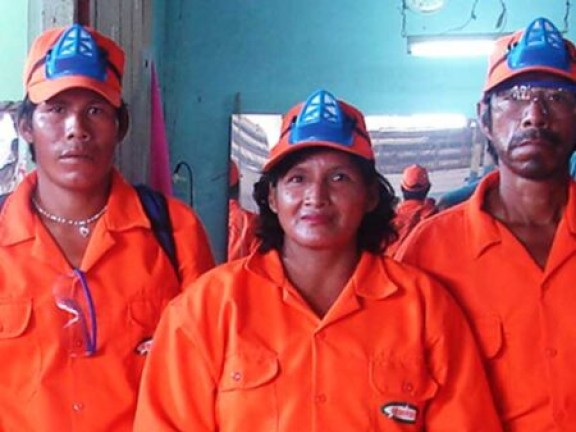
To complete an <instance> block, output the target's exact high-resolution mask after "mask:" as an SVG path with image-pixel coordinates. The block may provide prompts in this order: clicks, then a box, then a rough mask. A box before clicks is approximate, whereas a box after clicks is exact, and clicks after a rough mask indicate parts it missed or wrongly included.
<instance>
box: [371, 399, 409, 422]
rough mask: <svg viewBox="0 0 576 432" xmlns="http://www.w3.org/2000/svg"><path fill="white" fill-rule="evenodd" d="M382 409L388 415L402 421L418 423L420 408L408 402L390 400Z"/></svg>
mask: <svg viewBox="0 0 576 432" xmlns="http://www.w3.org/2000/svg"><path fill="white" fill-rule="evenodd" d="M380 411H382V414H384V415H385V416H386V417H388V418H390V419H392V420H394V421H397V422H400V423H416V417H417V416H418V408H416V407H415V406H414V405H410V404H408V403H406V402H390V403H389V404H386V405H382V406H381V407H380Z"/></svg>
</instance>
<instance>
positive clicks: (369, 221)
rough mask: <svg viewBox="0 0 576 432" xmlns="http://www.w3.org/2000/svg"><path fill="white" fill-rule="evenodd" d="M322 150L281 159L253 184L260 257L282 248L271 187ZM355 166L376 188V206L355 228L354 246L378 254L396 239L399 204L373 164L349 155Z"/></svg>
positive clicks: (390, 187)
mask: <svg viewBox="0 0 576 432" xmlns="http://www.w3.org/2000/svg"><path fill="white" fill-rule="evenodd" d="M321 150H323V149H322V148H318V147H313V148H306V149H302V150H300V151H297V152H294V153H291V154H288V155H287V156H286V157H285V158H284V159H282V160H281V161H280V162H278V164H277V165H275V166H274V167H272V169H271V170H270V171H268V172H266V173H263V174H262V176H261V177H260V179H259V180H258V182H256V183H255V184H254V191H253V194H252V196H253V198H254V200H255V201H256V203H257V204H258V207H259V210H260V217H259V220H260V223H259V226H258V229H257V231H256V235H257V237H258V238H259V239H260V241H261V243H260V246H259V248H258V251H259V252H260V253H265V252H268V251H269V250H271V249H276V250H278V251H279V250H281V249H282V246H283V244H284V230H283V229H282V227H281V226H280V222H279V220H278V216H277V215H276V213H274V212H273V211H272V210H271V209H270V206H269V204H268V193H269V190H270V187H271V186H276V185H277V184H278V181H279V180H280V179H281V178H282V177H283V176H284V175H285V174H286V173H287V172H288V171H289V170H290V169H291V168H292V167H293V166H294V165H296V164H297V163H299V162H301V161H303V160H304V159H306V158H308V157H309V156H310V155H312V154H314V153H317V152H319V151H321ZM350 157H351V158H352V160H353V161H354V163H355V164H356V165H357V166H358V168H360V172H361V173H362V178H363V179H364V182H365V184H366V185H367V186H371V185H373V184H376V185H377V186H378V198H379V199H378V204H377V206H376V208H375V209H374V210H372V211H371V212H369V213H366V214H365V215H364V219H362V223H361V224H360V227H359V228H358V235H357V245H358V250H359V251H368V252H372V253H381V252H383V251H384V249H385V248H386V247H387V246H388V245H389V244H391V243H393V242H394V241H395V240H396V239H397V238H398V234H397V232H396V229H395V227H394V225H393V223H392V221H393V219H394V217H395V216H396V213H395V212H394V208H395V206H396V203H397V202H398V199H397V197H396V196H395V194H394V189H393V188H392V186H391V185H390V183H389V182H388V180H386V179H385V178H384V177H382V176H381V175H380V174H379V173H378V171H376V165H375V163H374V161H369V160H367V159H364V158H362V157H359V156H356V155H352V154H351V155H350Z"/></svg>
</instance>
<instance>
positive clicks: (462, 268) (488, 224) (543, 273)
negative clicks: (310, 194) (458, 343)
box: [398, 172, 576, 432]
mask: <svg viewBox="0 0 576 432" xmlns="http://www.w3.org/2000/svg"><path fill="white" fill-rule="evenodd" d="M498 181H499V175H498V173H496V172H495V173H492V174H490V175H489V176H488V177H487V178H486V179H484V180H483V181H482V182H481V183H480V185H479V187H478V189H477V190H476V192H475V193H474V194H473V195H472V197H471V198H470V199H469V200H468V201H467V202H465V203H462V204H460V205H458V206H456V207H453V208H451V209H448V210H445V211H443V212H441V213H440V214H439V215H438V216H436V217H434V218H433V219H430V220H425V221H423V222H422V223H421V224H419V225H418V226H417V227H416V228H415V229H414V231H413V233H412V234H411V235H410V236H409V237H408V238H407V239H406V241H405V242H404V243H403V245H402V246H401V247H400V249H399V250H398V257H399V258H400V259H401V260H402V261H405V262H408V263H413V264H416V265H418V266H420V267H422V268H424V269H425V270H427V271H429V272H430V273H432V274H433V275H434V276H436V277H437V278H438V279H439V280H440V281H441V282H443V284H444V285H445V286H447V287H448V288H449V289H450V290H451V291H452V293H453V294H454V296H455V297H456V298H457V299H458V300H459V302H460V303H461V305H462V306H463V307H464V309H465V312H467V314H468V317H469V318H470V321H471V323H472V327H473V330H475V333H476V336H477V338H478V341H479V342H480V344H481V347H482V351H483V354H484V364H485V366H486V370H487V375H488V378H489V380H490V383H491V386H492V390H493V393H494V397H495V400H496V405H497V408H498V409H499V411H500V415H501V417H502V420H503V423H504V429H505V430H506V431H509V432H544V431H546V432H552V431H554V432H559V431H566V432H568V431H570V432H573V431H575V430H576V374H575V373H574V367H575V359H576V312H575V311H576V290H575V277H576V183H572V184H571V185H570V192H569V201H568V204H567V206H566V211H565V213H564V215H563V217H562V220H561V222H560V224H559V226H558V229H557V232H556V236H555V238H554V243H553V245H552V249H551V251H550V256H549V258H548V261H547V263H546V268H545V269H544V270H542V269H541V268H540V267H539V266H538V265H537V264H536V263H535V262H534V261H533V259H532V258H531V257H530V255H529V254H528V252H527V251H526V250H525V248H524V246H523V245H522V244H521V243H520V242H519V241H518V240H517V238H516V237H515V236H514V235H513V234H512V233H511V232H510V231H509V230H508V229H507V228H506V227H505V226H504V225H503V224H501V223H499V222H498V221H497V220H495V219H494V218H492V217H491V216H490V215H489V214H488V213H485V212H484V211H483V210H482V207H483V202H484V199H485V196H486V193H487V191H488V190H489V189H491V188H495V187H497V183H498Z"/></svg>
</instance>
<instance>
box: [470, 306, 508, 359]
mask: <svg viewBox="0 0 576 432" xmlns="http://www.w3.org/2000/svg"><path fill="white" fill-rule="evenodd" d="M472 327H473V330H474V333H475V335H476V340H477V342H478V345H479V346H480V351H481V353H482V355H483V357H484V358H485V359H487V360H492V359H495V358H496V357H497V356H498V355H500V354H501V352H502V350H503V345H504V337H503V326H502V321H501V320H500V318H499V317H498V316H496V315H483V316H479V317H474V318H473V325H472Z"/></svg>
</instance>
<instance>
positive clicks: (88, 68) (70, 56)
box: [46, 24, 107, 82]
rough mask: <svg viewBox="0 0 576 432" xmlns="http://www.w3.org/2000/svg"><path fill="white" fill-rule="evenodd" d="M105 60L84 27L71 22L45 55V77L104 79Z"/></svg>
mask: <svg viewBox="0 0 576 432" xmlns="http://www.w3.org/2000/svg"><path fill="white" fill-rule="evenodd" d="M106 67H107V60H106V57H105V55H103V52H102V51H101V50H100V48H99V47H98V44H97V43H96V41H95V40H94V37H93V36H92V35H91V34H90V32H89V31H88V30H86V28H85V27H83V26H82V25H80V24H73V25H71V26H70V27H69V28H68V29H66V30H65V31H64V32H63V33H62V34H61V35H60V38H59V39H58V41H57V42H56V44H55V45H54V47H53V48H52V49H51V50H50V51H49V52H48V54H47V55H46V77H47V78H49V79H57V78H61V77H65V76H85V77H88V78H93V79H95V80H97V81H102V82H105V81H106Z"/></svg>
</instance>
